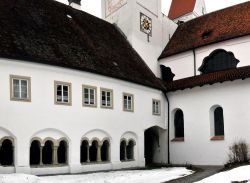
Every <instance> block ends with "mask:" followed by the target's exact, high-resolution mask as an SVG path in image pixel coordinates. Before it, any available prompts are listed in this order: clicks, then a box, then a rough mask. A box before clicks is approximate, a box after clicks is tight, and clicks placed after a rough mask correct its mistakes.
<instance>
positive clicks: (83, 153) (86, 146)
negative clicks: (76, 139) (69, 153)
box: [81, 140, 89, 163]
mask: <svg viewBox="0 0 250 183" xmlns="http://www.w3.org/2000/svg"><path fill="white" fill-rule="evenodd" d="M88 151H89V142H88V141H87V140H84V141H82V145H81V163H86V162H87V161H88V153H89V152H88Z"/></svg>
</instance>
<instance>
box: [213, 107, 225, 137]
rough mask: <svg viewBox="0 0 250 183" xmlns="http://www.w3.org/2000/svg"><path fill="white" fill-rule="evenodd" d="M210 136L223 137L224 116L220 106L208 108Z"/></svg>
mask: <svg viewBox="0 0 250 183" xmlns="http://www.w3.org/2000/svg"><path fill="white" fill-rule="evenodd" d="M210 126H211V136H224V114H223V108H222V107H221V106H220V105H214V106H212V107H211V108H210Z"/></svg>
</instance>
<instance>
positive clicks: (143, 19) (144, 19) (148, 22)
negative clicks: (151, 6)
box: [140, 13, 152, 36]
mask: <svg viewBox="0 0 250 183" xmlns="http://www.w3.org/2000/svg"><path fill="white" fill-rule="evenodd" d="M140 24H141V25H140V27H141V31H142V32H144V33H145V34H148V35H149V36H152V19H151V18H149V17H148V16H147V15H144V14H143V13H141V14H140Z"/></svg>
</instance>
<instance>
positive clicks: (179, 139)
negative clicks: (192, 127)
mask: <svg viewBox="0 0 250 183" xmlns="http://www.w3.org/2000/svg"><path fill="white" fill-rule="evenodd" d="M184 141H185V140H184V137H178V138H174V139H173V140H171V142H184Z"/></svg>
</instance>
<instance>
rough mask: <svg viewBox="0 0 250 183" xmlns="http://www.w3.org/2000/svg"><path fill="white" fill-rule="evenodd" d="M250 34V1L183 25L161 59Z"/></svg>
mask: <svg viewBox="0 0 250 183" xmlns="http://www.w3.org/2000/svg"><path fill="white" fill-rule="evenodd" d="M249 34H250V1H248V2H245V3H242V4H239V5H235V6H232V7H229V8H226V9H223V10H219V11H216V12H212V13H209V14H206V15H204V16H200V17H198V18H195V19H193V20H190V21H188V22H186V23H184V24H181V25H180V26H179V27H178V28H177V30H176V31H175V33H174V35H173V37H172V38H171V40H170V41H169V43H168V44H167V46H166V48H165V49H164V50H163V52H162V54H161V56H160V57H159V59H161V58H165V57H168V56H171V55H175V54H178V53H181V52H185V51H188V50H191V49H194V48H198V47H202V46H205V45H209V44H213V43H217V42H221V41H225V40H229V39H233V38H237V37H241V36H245V35H249Z"/></svg>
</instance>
